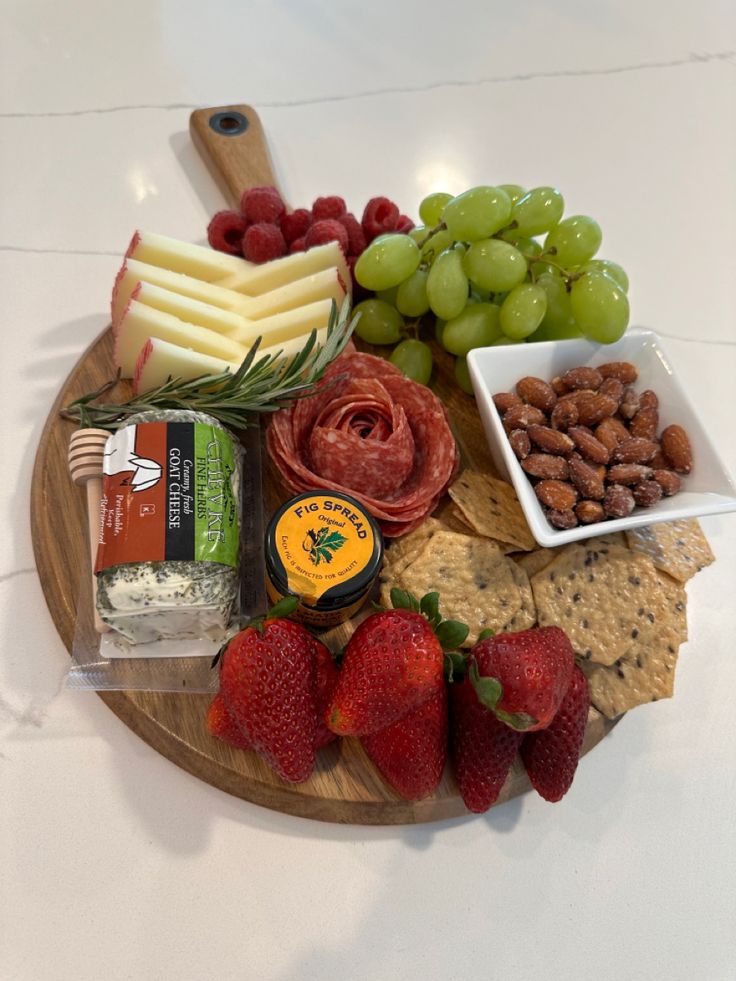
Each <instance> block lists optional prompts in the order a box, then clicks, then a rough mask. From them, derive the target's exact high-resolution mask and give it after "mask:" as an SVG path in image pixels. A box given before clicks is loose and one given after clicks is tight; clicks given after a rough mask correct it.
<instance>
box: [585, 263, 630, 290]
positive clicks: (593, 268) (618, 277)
mask: <svg viewBox="0 0 736 981" xmlns="http://www.w3.org/2000/svg"><path fill="white" fill-rule="evenodd" d="M580 272H604V273H605V274H606V275H607V276H610V277H611V279H612V280H614V282H616V283H618V285H619V286H620V287H621V289H622V290H623V291H624V293H628V292H629V277H628V276H627V275H626V271H625V270H624V269H622V268H621V266H619V264H618V263H617V262H611V260H610V259H591V260H590V262H586V263H585V265H584V266H583V267H582V268H581V270H580Z"/></svg>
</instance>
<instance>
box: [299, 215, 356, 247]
mask: <svg viewBox="0 0 736 981" xmlns="http://www.w3.org/2000/svg"><path fill="white" fill-rule="evenodd" d="M304 242H305V244H306V246H307V248H308V249H311V248H312V246H313V245H324V244H325V242H338V243H339V245H340V248H341V249H342V251H343V253H344V254H345V255H347V253H348V233H347V232H346V231H345V229H344V228H343V226H342V225H341V224H340V222H339V221H335V219H334V218H325V219H323V220H322V221H315V223H314V224H313V225H312V227H311V228H310V229H309V231H308V232H307V234H306V235H305V236H304Z"/></svg>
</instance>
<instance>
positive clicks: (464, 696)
mask: <svg viewBox="0 0 736 981" xmlns="http://www.w3.org/2000/svg"><path fill="white" fill-rule="evenodd" d="M522 739H523V736H522V734H521V733H520V732H516V731H515V730H514V729H511V728H510V727H509V726H507V725H504V724H503V722H499V721H498V719H497V718H496V716H495V715H494V714H493V712H491V711H489V710H488V709H487V708H486V707H485V706H484V705H481V703H480V702H479V701H478V696H477V695H476V693H475V689H474V688H473V685H472V684H471V683H470V682H469V681H460V682H453V684H451V685H450V752H451V754H452V761H453V768H454V770H455V779H456V780H457V785H458V789H459V790H460V795H461V797H462V799H463V801H464V802H465V806H466V807H467V808H468V810H469V811H473V812H475V813H476V814H482V813H483V812H484V811H487V810H488V808H489V807H491V806H492V805H493V804H495V802H496V800H497V799H498V795H499V793H500V792H501V788H502V787H503V785H504V782H505V780H506V777H507V776H508V773H509V770H510V769H511V764H512V763H513V762H514V757H515V756H516V752H517V750H518V748H519V745H520V743H521V740H522Z"/></svg>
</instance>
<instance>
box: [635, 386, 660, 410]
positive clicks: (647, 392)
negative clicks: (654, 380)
mask: <svg viewBox="0 0 736 981" xmlns="http://www.w3.org/2000/svg"><path fill="white" fill-rule="evenodd" d="M639 405H640V406H641V407H642V409H658V408H659V397H658V396H657V393H656V392H653V391H652V390H651V388H645V389H644V391H643V392H642V393H641V395H640V396H639Z"/></svg>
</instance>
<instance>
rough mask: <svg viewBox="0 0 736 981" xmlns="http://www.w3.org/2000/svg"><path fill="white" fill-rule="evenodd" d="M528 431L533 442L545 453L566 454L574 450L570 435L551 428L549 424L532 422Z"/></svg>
mask: <svg viewBox="0 0 736 981" xmlns="http://www.w3.org/2000/svg"><path fill="white" fill-rule="evenodd" d="M527 432H528V433H529V438H530V439H531V441H532V443H534V444H535V445H536V446H538V447H539V448H540V450H544V452H545V453H554V454H555V455H557V456H565V455H566V454H568V453H571V452H572V450H573V447H574V443H573V441H572V440H571V439H570V437H569V436H566V435H565V434H564V433H560V432H558V431H557V430H556V429H551V428H550V427H549V426H538V425H535V424H532V425H530V426H527Z"/></svg>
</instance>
